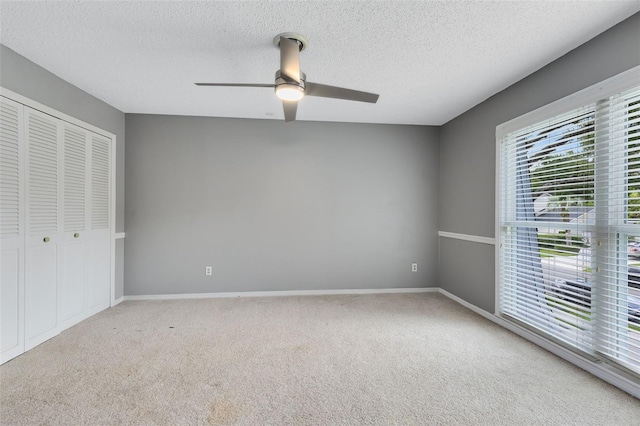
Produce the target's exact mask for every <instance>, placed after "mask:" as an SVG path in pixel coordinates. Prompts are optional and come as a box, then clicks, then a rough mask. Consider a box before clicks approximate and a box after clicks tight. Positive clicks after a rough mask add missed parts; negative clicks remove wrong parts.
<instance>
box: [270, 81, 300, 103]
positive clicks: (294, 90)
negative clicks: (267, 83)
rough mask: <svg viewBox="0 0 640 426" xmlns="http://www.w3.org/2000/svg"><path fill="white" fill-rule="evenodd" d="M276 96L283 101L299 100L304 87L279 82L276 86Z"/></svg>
mask: <svg viewBox="0 0 640 426" xmlns="http://www.w3.org/2000/svg"><path fill="white" fill-rule="evenodd" d="M276 96H277V97H279V98H280V99H282V100H283V101H299V100H300V99H302V97H303V96H304V89H303V88H302V87H300V86H298V85H295V84H286V83H285V84H280V85H278V86H276Z"/></svg>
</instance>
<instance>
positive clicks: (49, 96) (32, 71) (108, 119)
mask: <svg viewBox="0 0 640 426" xmlns="http://www.w3.org/2000/svg"><path fill="white" fill-rule="evenodd" d="M0 86H2V87H4V88H6V89H9V90H11V91H13V92H16V93H18V94H20V95H23V96H26V97H27V98H30V99H33V100H34V101H37V102H40V103H41V104H44V105H46V106H48V107H51V108H54V109H56V110H58V111H60V112H63V113H65V114H68V115H70V116H72V117H75V118H77V119H79V120H82V121H84V122H86V123H89V124H92V125H94V126H96V127H98V128H101V129H104V130H106V131H108V132H111V133H113V134H115V135H116V156H117V158H116V231H117V232H122V231H124V154H125V151H124V147H125V143H124V140H125V132H124V123H125V118H124V113H122V112H121V111H118V110H117V109H115V108H113V107H111V106H110V105H108V104H106V103H104V102H102V101H101V100H99V99H98V98H95V97H93V96H91V95H89V94H88V93H86V92H84V91H82V90H80V89H78V88H77V87H75V86H73V85H71V84H69V83H67V82H66V81H64V80H62V79H61V78H59V77H57V76H55V75H54V74H52V73H50V72H49V71H47V70H45V69H44V68H42V67H40V66H39V65H36V64H34V63H33V62H31V61H29V60H28V59H26V58H25V57H23V56H21V55H19V54H17V53H16V52H14V51H13V50H11V49H9V48H8V47H6V46H4V45H0ZM123 249H124V247H123V244H121V243H120V244H117V245H116V298H118V297H120V296H122V295H123V294H124V281H123V279H122V269H123V252H122V250H123Z"/></svg>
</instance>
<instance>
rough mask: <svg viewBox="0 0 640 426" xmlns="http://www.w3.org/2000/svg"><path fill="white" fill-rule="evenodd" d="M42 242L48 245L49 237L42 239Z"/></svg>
mask: <svg viewBox="0 0 640 426" xmlns="http://www.w3.org/2000/svg"><path fill="white" fill-rule="evenodd" d="M42 241H44V242H45V243H48V242H49V241H51V239H50V238H49V237H44V238H43V239H42Z"/></svg>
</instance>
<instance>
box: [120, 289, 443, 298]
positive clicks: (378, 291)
mask: <svg viewBox="0 0 640 426" xmlns="http://www.w3.org/2000/svg"><path fill="white" fill-rule="evenodd" d="M437 292H438V287H420V288H366V289H359V288H356V289H348V290H281V291H241V292H231V293H184V294H150V295H140V296H124V300H125V301H127V300H171V299H218V298H230V297H283V296H329V295H338V294H382V293H385V294H386V293H437Z"/></svg>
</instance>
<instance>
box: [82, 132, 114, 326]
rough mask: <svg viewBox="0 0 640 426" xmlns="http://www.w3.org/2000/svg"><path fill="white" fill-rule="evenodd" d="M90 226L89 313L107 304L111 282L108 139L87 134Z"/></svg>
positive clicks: (109, 161)
mask: <svg viewBox="0 0 640 426" xmlns="http://www.w3.org/2000/svg"><path fill="white" fill-rule="evenodd" d="M90 141H91V143H90V145H89V146H90V151H91V152H90V156H89V158H90V162H89V163H90V169H91V170H90V173H89V175H90V177H91V184H90V188H91V190H90V197H89V199H90V209H91V213H90V215H89V216H90V229H89V241H88V244H89V252H88V256H89V259H88V267H89V271H88V272H89V279H88V280H87V298H86V301H87V305H86V306H87V310H88V314H89V315H93V314H94V313H95V312H98V311H101V310H103V309H105V308H108V307H109V300H110V288H111V287H110V284H111V263H110V262H111V243H110V223H111V217H110V215H111V209H110V202H109V200H110V185H109V182H110V178H111V140H110V139H107V138H105V137H103V136H100V135H97V134H94V133H90Z"/></svg>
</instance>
